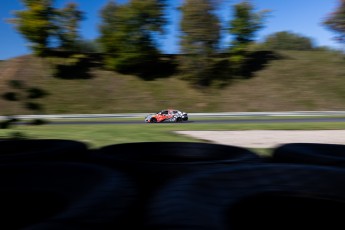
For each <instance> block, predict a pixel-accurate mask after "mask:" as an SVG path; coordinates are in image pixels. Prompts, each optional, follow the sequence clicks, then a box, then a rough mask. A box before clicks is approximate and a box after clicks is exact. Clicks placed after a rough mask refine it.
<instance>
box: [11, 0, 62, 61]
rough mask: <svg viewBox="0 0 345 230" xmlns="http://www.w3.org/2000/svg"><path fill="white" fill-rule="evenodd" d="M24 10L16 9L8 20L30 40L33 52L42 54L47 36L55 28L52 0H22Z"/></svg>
mask: <svg viewBox="0 0 345 230" xmlns="http://www.w3.org/2000/svg"><path fill="white" fill-rule="evenodd" d="M22 3H23V4H24V6H25V7H26V8H27V9H26V10H20V11H16V12H15V13H14V14H15V16H16V18H14V19H11V20H10V22H11V23H13V24H14V25H15V26H16V29H17V30H18V31H19V32H20V33H21V34H22V35H23V36H24V37H25V38H26V39H27V40H29V41H30V42H31V48H32V49H33V51H34V52H35V54H37V55H39V56H43V55H44V54H45V52H46V51H47V49H48V44H49V38H50V37H51V36H52V33H53V31H54V30H55V29H56V28H55V25H54V23H53V21H54V16H55V12H54V9H53V7H52V4H53V1H52V0H22Z"/></svg>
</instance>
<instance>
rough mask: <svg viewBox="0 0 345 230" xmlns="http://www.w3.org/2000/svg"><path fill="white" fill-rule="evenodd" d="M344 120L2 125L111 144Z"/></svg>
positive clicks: (39, 135)
mask: <svg viewBox="0 0 345 230" xmlns="http://www.w3.org/2000/svg"><path fill="white" fill-rule="evenodd" d="M340 129H345V123H344V122H320V123H317V122H315V123H314V122H313V123H258V124H256V123H246V124H227V123H202V124H198V123H197V122H195V123H193V122H191V123H178V124H176V123H162V124H145V123H142V124H107V125H105V124H102V125H93V124H92V125H88V124H82V125H49V124H48V125H42V126H27V125H16V126H13V127H12V128H11V129H0V138H8V137H11V136H17V137H18V136H19V137H24V138H32V139H68V140H78V141H81V142H84V143H86V144H88V146H89V147H90V148H98V147H101V146H105V145H110V144H120V143H133V142H162V141H167V142H205V140H197V139H194V138H191V137H187V136H181V135H178V134H176V133H174V131H198V130H200V131H218V130H219V131H226V130H228V131H233V130H340ZM254 151H255V152H257V153H259V154H260V155H269V154H270V150H267V149H255V150H254Z"/></svg>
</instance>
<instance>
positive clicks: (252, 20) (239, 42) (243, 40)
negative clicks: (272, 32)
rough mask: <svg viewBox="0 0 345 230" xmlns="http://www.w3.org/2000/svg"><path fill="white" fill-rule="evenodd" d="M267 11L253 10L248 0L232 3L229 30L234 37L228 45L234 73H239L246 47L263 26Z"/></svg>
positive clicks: (244, 57)
mask: <svg viewBox="0 0 345 230" xmlns="http://www.w3.org/2000/svg"><path fill="white" fill-rule="evenodd" d="M267 13H268V11H267V10H265V11H260V12H254V7H253V5H252V4H251V3H250V2H249V1H243V2H240V3H238V4H235V5H234V16H233V19H232V20H231V21H230V27H229V32H230V34H231V35H232V36H233V37H234V38H233V41H232V46H231V47H230V55H231V57H230V61H231V63H232V64H233V65H232V67H233V71H234V72H235V74H237V73H240V72H241V71H242V70H241V68H242V67H243V64H244V62H245V60H246V56H247V49H248V47H249V46H250V44H251V42H252V41H253V40H254V38H255V33H256V32H257V31H259V30H260V29H262V28H263V22H264V19H265V17H266V15H267Z"/></svg>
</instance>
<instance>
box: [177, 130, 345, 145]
mask: <svg viewBox="0 0 345 230" xmlns="http://www.w3.org/2000/svg"><path fill="white" fill-rule="evenodd" d="M176 133H178V134H182V135H188V136H191V137H193V138H197V139H202V140H207V141H210V142H212V143H216V144H224V145H234V146H241V147H246V148H275V147H277V146H279V145H282V144H287V143H327V144H345V130H310V131H309V130H308V131H306V130H303V131H297V130H249V131H177V132H176Z"/></svg>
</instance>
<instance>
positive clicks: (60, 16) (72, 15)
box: [56, 3, 84, 50]
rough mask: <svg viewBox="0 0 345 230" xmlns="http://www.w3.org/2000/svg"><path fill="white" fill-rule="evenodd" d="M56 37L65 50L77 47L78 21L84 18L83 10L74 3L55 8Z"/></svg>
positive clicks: (78, 37) (78, 38)
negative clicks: (58, 8)
mask: <svg viewBox="0 0 345 230" xmlns="http://www.w3.org/2000/svg"><path fill="white" fill-rule="evenodd" d="M56 14H57V16H56V27H57V37H58V38H59V40H60V42H61V44H60V47H61V48H63V49H65V50H75V49H77V44H78V41H79V40H80V35H79V31H78V28H79V23H80V21H81V20H82V19H83V18H84V16H83V12H81V11H80V10H78V6H77V4H75V3H68V4H67V5H66V6H65V7H64V8H62V9H60V10H56Z"/></svg>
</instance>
